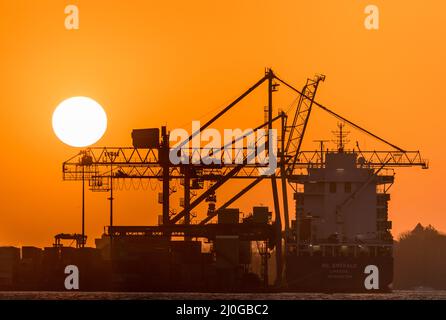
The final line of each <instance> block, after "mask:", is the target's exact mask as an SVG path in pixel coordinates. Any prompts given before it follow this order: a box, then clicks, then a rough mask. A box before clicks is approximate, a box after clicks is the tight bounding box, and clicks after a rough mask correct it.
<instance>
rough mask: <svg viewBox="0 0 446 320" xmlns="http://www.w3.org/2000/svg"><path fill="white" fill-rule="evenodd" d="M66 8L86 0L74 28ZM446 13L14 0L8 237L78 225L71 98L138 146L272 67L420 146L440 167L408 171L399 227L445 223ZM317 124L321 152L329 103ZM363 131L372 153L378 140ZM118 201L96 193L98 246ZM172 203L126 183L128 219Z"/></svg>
mask: <svg viewBox="0 0 446 320" xmlns="http://www.w3.org/2000/svg"><path fill="white" fill-rule="evenodd" d="M369 3H373V4H376V5H378V6H379V8H380V10H381V21H380V30H378V31H367V30H366V29H365V28H364V26H363V20H364V17H365V15H364V13H363V10H364V8H365V6H366V5H367V4H369ZM68 4H77V5H78V6H79V9H80V29H79V30H75V31H68V30H66V29H65V28H64V19H65V14H64V8H65V6H66V5H68ZM445 10H446V3H444V2H443V1H438V0H423V1H419V0H413V1H410V2H407V1H401V0H400V1H396V0H394V1H384V0H368V1H362V0H337V1H334V0H316V1H296V0H288V1H263V0H252V1H248V0H245V1H240V0H238V1H233V0H227V1H209V0H206V1H204V0H203V1H168V2H164V1H148V0H144V1H143V0H138V1H137V0H133V1H113V0H77V1H75V0H39V1H35V0H0V70H1V73H0V105H1V108H0V135H1V142H2V157H1V158H2V160H1V163H2V169H1V170H0V178H1V182H2V183H1V184H0V200H1V202H0V205H1V210H0V215H1V216H0V219H1V223H0V245H41V246H43V245H50V244H51V243H52V237H53V235H54V234H56V233H59V232H80V184H79V183H71V182H63V181H62V175H61V163H62V162H63V161H64V160H66V159H68V158H69V157H70V156H71V155H73V154H75V153H76V152H77V150H76V149H74V148H71V147H68V146H66V145H64V144H63V143H61V142H60V141H59V140H58V139H57V138H56V137H55V135H54V134H53V132H52V127H51V115H52V112H53V110H54V109H55V107H56V106H57V104H58V103H59V102H60V101H61V100H63V99H65V98H68V97H71V96H76V95H84V96H89V97H91V98H93V99H95V100H97V101H98V102H99V103H101V104H102V105H103V106H104V108H105V110H106V112H107V114H108V119H109V123H108V130H107V132H106V134H105V136H104V137H103V138H102V139H101V140H100V141H99V142H98V144H97V145H111V146H129V145H131V138H130V132H131V129H132V128H141V127H159V126H161V125H163V124H167V125H168V126H169V128H174V127H177V126H187V125H188V124H190V122H191V121H192V120H198V119H202V120H205V119H206V118H207V117H209V116H210V115H212V114H213V113H214V112H215V111H216V110H218V109H219V108H221V107H223V106H224V105H225V104H227V103H228V102H229V101H230V100H231V99H233V98H234V97H236V96H237V95H238V94H240V93H242V92H243V91H244V90H245V89H246V88H248V87H249V86H250V85H251V84H253V83H254V82H255V81H257V80H258V79H259V78H260V77H262V76H263V70H264V67H267V66H270V67H272V68H273V69H274V70H275V71H276V72H277V73H278V74H279V75H280V76H282V78H284V79H286V80H287V81H289V82H291V83H293V84H296V85H298V86H299V87H301V86H302V85H303V84H304V81H305V79H306V77H308V76H312V75H313V74H315V73H324V74H326V75H327V80H326V82H325V83H323V84H322V85H321V87H320V90H319V94H318V98H317V100H318V101H320V102H321V103H324V104H326V105H328V106H330V107H331V108H332V109H333V110H335V111H336V112H338V113H340V114H342V115H344V116H346V117H347V118H349V119H351V120H353V121H356V122H357V123H359V124H360V125H363V126H364V127H366V128H368V129H370V130H372V131H373V132H375V133H377V134H378V135H381V136H383V137H385V138H387V139H388V140H390V141H391V142H393V143H395V144H397V145H399V146H401V147H403V148H406V149H420V150H421V151H422V152H423V155H424V156H425V157H427V158H429V159H430V162H431V169H430V170H428V171H425V170H421V169H419V168H413V169H400V170H398V172H397V176H396V178H397V180H396V184H395V186H394V187H393V189H392V201H391V207H390V210H391V213H390V217H391V220H393V222H394V228H393V230H394V232H393V233H394V235H398V234H399V233H401V232H403V231H405V230H408V229H411V228H412V227H413V226H414V225H415V224H416V223H417V222H419V221H420V222H422V223H423V224H429V223H430V224H433V225H434V226H435V227H437V228H438V229H440V230H444V231H446V217H445V215H444V214H445V213H446V210H445V209H446V205H445V203H446V202H445V201H444V200H443V199H442V197H443V192H442V188H443V186H442V182H443V180H444V179H445V178H446V168H445V167H444V166H443V163H445V160H446V150H445V149H444V148H443V143H444V140H445V138H446V135H445V133H444V131H443V130H444V129H443V127H444V126H443V125H442V124H443V119H444V116H445V115H446V111H445V108H444V106H443V104H444V101H446V90H445V89H444V88H443V77H444V75H445V73H446V70H445V69H446V68H445V67H446V62H445V61H444V58H445V57H446V44H445V42H444V39H445V38H446V26H445V25H444V12H445ZM282 90H283V89H282ZM263 93H264V92H263ZM264 98H265V96H264V94H263V95H262V93H260V94H259V96H253V97H252V98H250V100H248V101H247V103H245V104H244V105H243V106H241V108H239V109H237V111H236V112H235V113H232V114H231V118H230V120H226V121H227V122H226V123H231V124H233V125H236V126H238V127H242V128H243V127H244V126H247V123H248V122H247V121H246V119H248V118H250V117H251V115H252V114H253V110H255V111H257V112H258V114H259V115H260V119H261V117H262V114H261V110H262V108H263V104H264V103H265V100H264ZM291 100H292V99H291ZM291 100H286V99H284V100H283V103H284V105H283V106H282V107H286V106H287V105H286V104H285V103H286V101H288V103H290V102H291ZM206 116H207V117H206ZM310 121H311V123H310V127H311V128H310V131H309V132H308V136H307V142H308V144H307V145H308V146H311V147H312V148H313V145H312V140H314V139H319V138H330V136H329V135H328V134H327V133H329V132H330V129H332V128H333V125H334V124H335V122H333V121H330V120H328V118H327V117H326V116H324V115H323V114H322V113H321V112H315V114H314V117H313V118H312V119H311V120H310ZM353 133H354V132H352V134H353ZM357 137H358V138H357V139H359V141H360V142H361V144H362V145H363V146H364V149H365V148H366V147H367V146H369V147H372V146H374V144H372V143H371V142H368V141H369V140H367V139H365V138H364V137H363V136H361V135H359V134H358V135H357ZM355 139H356V138H355ZM352 140H353V139H352ZM353 141H355V140H353ZM260 192H264V193H270V188H269V186H262V187H259V189H258V193H257V197H250V198H247V199H246V200H244V201H242V202H240V203H239V204H240V206H241V207H242V209H244V210H245V211H247V210H248V207H249V206H252V205H255V204H259V203H260V202H259V196H258V194H259V193H260ZM260 194H261V193H260ZM106 198H107V195H106V194H92V193H88V194H87V233H88V235H89V239H90V240H89V244H90V245H93V242H92V241H91V239H92V238H94V237H97V236H99V235H100V234H101V232H102V228H103V226H104V225H106V224H107V221H108V211H107V210H108V203H107V201H106ZM264 204H270V203H269V202H268V201H265V202H264ZM160 212H161V208H160V206H159V205H158V204H157V203H156V197H155V195H154V194H151V193H149V192H147V191H134V192H130V191H118V192H117V194H116V216H115V218H116V223H117V224H123V225H124V224H137V225H141V224H153V223H156V221H157V215H158V214H159V213H160Z"/></svg>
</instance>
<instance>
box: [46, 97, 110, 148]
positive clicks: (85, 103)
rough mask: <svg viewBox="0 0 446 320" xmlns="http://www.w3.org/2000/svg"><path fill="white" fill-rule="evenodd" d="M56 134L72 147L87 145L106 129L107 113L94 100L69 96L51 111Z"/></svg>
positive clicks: (99, 136)
mask: <svg viewBox="0 0 446 320" xmlns="http://www.w3.org/2000/svg"><path fill="white" fill-rule="evenodd" d="M52 122H53V130H54V133H55V134H56V136H57V137H58V138H59V139H60V140H61V141H62V142H63V143H65V144H67V145H69V146H72V147H87V146H89V145H92V144H94V143H96V142H97V141H98V140H99V139H101V137H102V136H103V135H104V133H105V130H106V129H107V115H106V114H105V111H104V109H103V108H102V107H101V105H100V104H99V103H97V102H96V101H95V100H93V99H91V98H88V97H71V98H68V99H66V100H64V101H62V102H61V103H60V104H59V105H58V106H57V108H56V110H54V113H53V121H52Z"/></svg>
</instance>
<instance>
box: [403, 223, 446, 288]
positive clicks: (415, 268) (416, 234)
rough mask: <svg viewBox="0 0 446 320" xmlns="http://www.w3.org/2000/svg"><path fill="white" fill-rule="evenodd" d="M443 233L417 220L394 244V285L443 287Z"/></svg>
mask: <svg viewBox="0 0 446 320" xmlns="http://www.w3.org/2000/svg"><path fill="white" fill-rule="evenodd" d="M445 253H446V235H444V234H442V233H440V232H438V231H437V230H436V229H435V228H434V227H432V226H431V225H428V226H427V227H423V226H422V225H421V224H420V223H419V224H417V226H416V227H415V228H414V229H413V230H412V231H410V232H407V233H405V234H403V235H402V236H401V237H400V239H399V241H398V242H396V243H395V280H394V288H398V289H414V288H434V289H446V254H445Z"/></svg>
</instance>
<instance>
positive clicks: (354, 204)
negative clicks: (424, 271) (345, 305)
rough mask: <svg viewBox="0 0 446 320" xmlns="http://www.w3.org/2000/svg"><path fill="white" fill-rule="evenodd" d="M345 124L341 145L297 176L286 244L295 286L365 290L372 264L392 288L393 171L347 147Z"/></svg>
mask: <svg viewBox="0 0 446 320" xmlns="http://www.w3.org/2000/svg"><path fill="white" fill-rule="evenodd" d="M343 128H344V127H343V125H342V123H340V124H339V131H338V132H337V136H338V141H337V148H336V149H335V150H333V151H328V150H327V151H322V153H321V154H320V158H319V159H320V160H321V161H320V162H318V163H314V164H312V165H310V166H309V167H308V168H307V173H306V174H301V175H297V176H295V177H294V179H293V182H295V183H296V184H297V185H298V187H297V188H296V190H297V191H296V192H295V193H294V199H295V204H296V215H295V219H294V220H292V232H291V237H290V238H289V239H288V246H287V247H288V250H287V260H286V261H287V267H286V274H287V283H288V285H289V287H290V288H294V289H302V290H312V291H323V290H336V291H362V290H366V287H365V286H364V281H365V278H366V276H367V272H366V267H367V266H374V267H376V268H377V270H378V272H379V275H378V278H377V279H378V281H379V284H378V285H377V287H378V288H379V289H380V290H383V291H385V290H389V285H390V284H391V282H392V275H393V258H392V246H393V238H392V234H391V228H392V223H391V221H389V219H388V201H389V200H390V194H389V193H388V190H389V187H390V186H391V185H392V184H393V182H394V175H393V174H388V173H383V171H382V170H381V169H382V168H378V169H375V168H371V167H370V166H369V165H368V164H367V161H366V160H365V158H363V157H362V156H361V155H360V154H359V152H358V151H355V150H346V149H345V135H346V133H345V130H344V131H343ZM328 283H330V284H329V285H327V284H328ZM324 284H326V285H324Z"/></svg>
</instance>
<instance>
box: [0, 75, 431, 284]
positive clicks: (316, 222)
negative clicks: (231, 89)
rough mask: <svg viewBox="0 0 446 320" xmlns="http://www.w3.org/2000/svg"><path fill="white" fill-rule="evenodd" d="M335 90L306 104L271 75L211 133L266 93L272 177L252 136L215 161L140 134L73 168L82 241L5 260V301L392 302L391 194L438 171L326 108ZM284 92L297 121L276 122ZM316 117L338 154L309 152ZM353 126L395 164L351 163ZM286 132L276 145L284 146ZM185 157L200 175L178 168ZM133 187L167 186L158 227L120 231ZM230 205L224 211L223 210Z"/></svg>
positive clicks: (306, 89) (311, 84) (65, 240)
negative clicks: (15, 297)
mask: <svg viewBox="0 0 446 320" xmlns="http://www.w3.org/2000/svg"><path fill="white" fill-rule="evenodd" d="M324 80H325V76H323V75H317V76H315V77H314V78H311V79H307V81H306V83H305V85H304V86H303V88H302V89H300V90H299V89H297V88H296V87H294V86H293V85H291V84H289V83H288V82H286V81H284V80H283V79H281V78H279V77H278V76H277V75H276V74H275V73H274V72H273V71H272V70H271V69H267V70H266V72H265V75H264V76H263V77H262V78H261V79H260V80H259V81H257V82H256V83H255V84H254V85H253V86H251V87H250V88H249V89H248V90H247V91H245V92H244V93H243V94H242V95H240V96H239V97H238V98H237V99H235V100H234V101H233V102H231V103H230V104H229V105H228V106H227V107H225V108H224V109H222V110H221V111H219V112H218V113H217V114H216V115H215V116H213V117H212V118H211V119H210V120H209V121H207V122H206V123H205V124H203V126H202V127H201V129H203V130H204V129H205V128H208V127H210V126H211V125H212V124H213V123H214V122H215V121H217V120H218V119H219V118H221V117H222V116H224V115H226V114H227V113H228V112H230V111H232V110H233V109H234V108H235V107H236V105H237V104H238V103H239V102H240V101H242V100H243V99H245V97H247V96H248V95H250V94H251V93H252V92H253V91H255V90H257V89H258V88H260V87H262V86H265V84H266V93H267V103H266V107H265V108H263V110H262V112H263V113H264V114H263V116H264V122H263V123H260V124H259V125H258V126H257V127H256V129H255V130H258V129H265V130H267V132H268V134H267V135H266V136H264V139H263V146H264V147H265V148H264V152H265V153H266V154H267V155H268V163H267V164H265V162H264V161H257V160H254V161H249V159H251V158H252V157H251V156H252V154H250V152H251V151H252V150H254V151H253V152H254V155H257V154H258V153H259V151H258V150H259V149H258V147H259V144H260V142H258V141H255V144H254V148H252V146H251V148H250V147H249V145H248V141H247V138H248V135H249V132H250V131H248V133H245V134H242V135H239V136H234V138H233V139H231V141H230V143H229V144H227V145H225V146H224V147H222V148H219V149H215V148H214V149H212V151H209V150H206V149H205V148H204V147H202V146H199V147H198V148H197V147H195V148H194V147H193V145H192V147H191V146H189V145H188V144H187V143H188V142H189V141H191V140H192V139H193V138H194V137H195V136H196V134H197V132H198V131H195V132H192V133H191V135H190V136H189V138H187V139H185V140H182V142H181V143H180V144H181V147H184V148H178V144H177V145H176V146H173V143H172V141H171V137H170V132H169V131H168V130H167V128H166V127H165V126H163V127H161V130H160V129H159V128H149V129H136V130H134V131H133V132H132V142H133V143H132V146H129V147H90V148H87V149H85V150H82V151H80V152H78V153H77V154H75V155H74V156H73V157H71V158H69V159H68V160H67V161H64V162H63V165H62V169H63V170H62V175H63V179H64V180H65V181H78V182H81V183H82V229H81V230H82V232H81V233H60V234H57V235H56V236H55V238H54V243H53V245H52V246H50V247H46V248H43V249H42V248H37V247H22V248H21V249H20V248H16V247H0V290H56V291H57V290H61V291H64V290H83V291H149V292H157V291H163V292H168V291H183V292H284V291H292V292H380V291H388V290H390V289H391V283H392V279H393V257H392V244H393V239H392V234H391V227H392V224H391V221H389V218H388V201H389V200H390V196H389V193H388V190H389V188H390V186H391V185H392V184H393V182H394V176H393V174H388V171H387V170H388V169H393V168H400V167H411V166H419V167H422V168H427V161H426V160H424V159H422V158H421V155H420V152H419V151H407V150H404V149H402V148H400V147H398V146H396V145H394V144H392V143H390V142H388V141H387V140H385V139H382V138H380V137H378V136H377V135H375V134H373V133H371V132H370V131H368V130H366V129H364V128H363V127H361V126H359V125H357V124H356V123H354V122H352V121H350V120H348V119H347V118H345V117H343V116H341V115H339V114H338V113H335V112H334V111H332V110H331V108H328V107H326V106H324V105H322V104H320V103H318V102H317V101H316V99H315V96H316V92H317V89H318V86H319V83H320V82H322V81H324ZM279 86H282V87H284V88H285V89H287V90H288V92H291V94H293V95H294V97H293V101H294V102H293V104H292V107H291V108H289V110H288V111H287V112H284V111H279V112H274V105H275V104H274V101H275V100H274V99H273V97H275V95H277V94H278V93H277V91H278V88H279ZM296 95H297V98H296ZM313 108H318V109H320V110H322V111H324V112H327V113H328V114H329V115H331V116H333V117H335V118H336V119H337V120H338V121H339V123H340V124H339V131H338V132H337V133H336V137H337V139H336V148H335V149H334V150H328V149H326V148H325V146H324V142H323V141H321V142H320V148H319V149H320V150H314V151H305V150H304V149H303V148H302V145H303V140H304V136H305V133H306V129H307V127H308V125H309V123H310V121H309V119H310V114H311V113H312V109H313ZM276 111H277V109H276ZM275 114H277V115H275ZM344 125H345V126H349V127H350V128H354V129H356V130H358V131H360V132H363V133H365V134H367V135H368V136H371V137H372V138H374V139H376V140H378V141H379V142H381V143H382V144H383V145H386V146H387V147H389V148H390V150H384V151H376V150H372V151H364V150H361V149H360V148H359V145H357V147H356V148H355V149H351V150H348V149H347V148H346V142H347V141H346V131H345V128H344ZM274 129H275V130H277V132H278V133H279V135H278V136H279V137H278V138H277V139H275V138H274V137H275V136H274V135H273V134H271V132H274V131H273V130H274ZM255 130H251V132H254V131H255ZM240 140H243V142H244V143H245V145H243V147H242V148H239V149H234V150H236V151H237V150H238V151H239V152H240V155H241V160H242V161H239V162H230V163H228V162H225V161H222V160H223V157H224V155H225V154H226V151H227V150H226V149H225V148H226V147H227V146H228V145H229V147H231V148H235V147H236V146H237V143H238V142H239V141H240ZM225 143H226V142H225ZM184 145H185V146H184ZM184 150H185V151H186V152H184V153H182V152H183V151H184ZM231 150H232V149H231ZM250 150H251V151H250ZM204 151H206V152H205V154H206V156H209V157H212V158H213V159H214V160H215V159H219V160H220V161H211V162H209V161H192V159H193V155H194V154H196V153H199V154H203V152H204ZM172 152H173V154H177V155H178V154H179V155H180V156H181V157H180V158H182V159H186V160H187V161H182V162H175V161H172V158H171V155H172ZM231 152H232V151H231ZM254 159H257V158H256V157H254ZM120 180H132V181H151V180H155V181H157V182H158V183H159V184H160V188H159V190H158V194H157V196H158V203H159V205H160V207H161V212H160V214H158V213H156V215H158V218H159V219H158V224H157V225H145V226H138V225H133V226H117V225H115V224H114V219H113V215H114V211H113V201H114V199H115V194H114V192H115V191H116V183H117V181H120ZM231 181H232V182H237V183H235V184H233V185H232V187H231V188H229V191H228V189H226V190H225V192H224V193H223V194H220V187H222V186H223V185H226V184H227V183H229V182H231ZM240 181H247V182H249V183H248V184H243V185H242V184H240V183H239V182H240ZM174 182H175V183H174ZM260 183H265V184H269V185H270V187H271V189H270V190H271V192H262V193H260V192H257V193H255V192H256V191H255V190H254V191H253V189H254V188H255V187H256V186H257V185H258V184H260ZM86 188H89V189H90V190H91V191H95V192H106V193H109V194H110V196H109V197H108V200H109V201H110V206H109V209H110V211H109V216H110V223H109V225H108V226H106V227H105V229H104V233H103V235H102V236H101V238H99V239H96V240H95V241H94V242H95V246H94V247H88V246H87V236H86V235H85V233H84V230H85V228H84V221H85V217H84V192H85V189H86ZM279 189H280V192H279ZM248 193H250V194H254V195H255V199H256V200H257V203H260V204H259V205H257V206H254V207H252V208H251V209H250V210H249V211H248V212H245V213H243V212H242V210H241V209H239V208H238V207H237V206H236V205H235V203H236V202H237V201H238V200H239V199H240V198H242V197H243V196H245V195H246V194H248ZM217 195H218V198H219V199H221V198H223V199H225V200H224V201H223V202H222V201H220V202H218V201H217ZM221 195H222V196H221ZM293 198H294V199H293ZM177 201H178V202H177ZM262 202H263V203H265V202H267V203H272V205H271V204H270V206H265V205H261V203H262ZM291 204H293V205H291ZM290 207H291V208H292V207H294V208H295V210H290V209H289V208H290ZM290 211H295V212H293V213H290ZM154 212H157V211H156V210H155V209H154ZM152 214H153V212H152ZM90 245H91V242H90Z"/></svg>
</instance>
